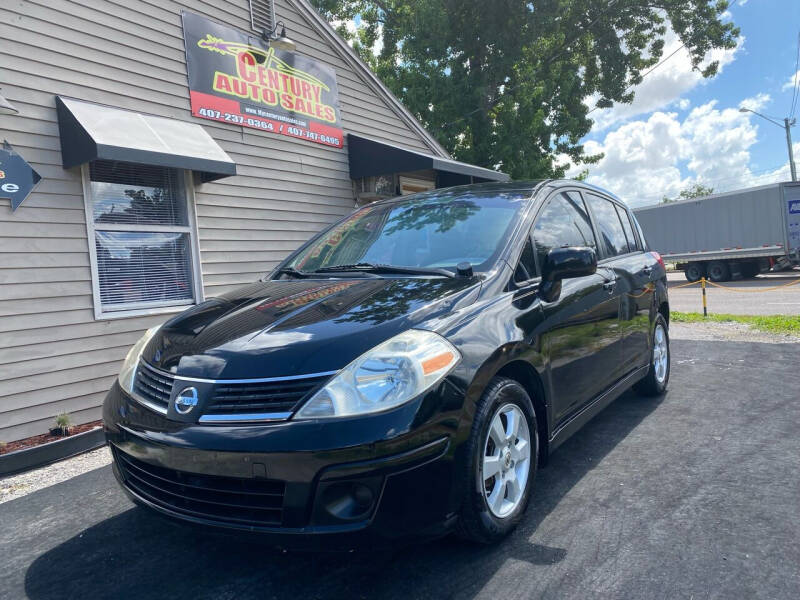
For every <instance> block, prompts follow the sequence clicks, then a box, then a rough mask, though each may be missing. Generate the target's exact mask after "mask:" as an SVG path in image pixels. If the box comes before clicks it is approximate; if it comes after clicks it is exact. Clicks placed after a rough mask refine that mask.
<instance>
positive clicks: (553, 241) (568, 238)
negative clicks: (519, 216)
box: [533, 192, 596, 272]
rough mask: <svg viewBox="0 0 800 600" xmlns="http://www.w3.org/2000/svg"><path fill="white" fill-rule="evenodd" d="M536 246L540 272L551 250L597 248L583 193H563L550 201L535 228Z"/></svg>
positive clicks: (534, 239)
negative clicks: (580, 247)
mask: <svg viewBox="0 0 800 600" xmlns="http://www.w3.org/2000/svg"><path fill="white" fill-rule="evenodd" d="M533 243H534V244H535V245H536V259H537V262H538V264H539V271H540V272H541V268H542V265H544V261H545V258H546V257H547V253H548V252H550V250H551V249H552V248H563V247H568V246H588V247H589V248H595V247H596V243H595V238H594V232H593V231H592V223H591V219H590V218H589V213H588V211H587V210H586V206H585V205H584V203H583V200H582V199H581V196H580V194H578V193H576V192H561V193H559V194H556V195H555V196H553V197H552V198H550V199H549V200H548V201H547V204H545V206H544V208H543V209H542V212H541V213H540V214H539V216H538V218H537V219H536V224H535V225H534V227H533Z"/></svg>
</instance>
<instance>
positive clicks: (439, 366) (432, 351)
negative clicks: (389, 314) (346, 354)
mask: <svg viewBox="0 0 800 600" xmlns="http://www.w3.org/2000/svg"><path fill="white" fill-rule="evenodd" d="M460 359H461V354H460V353H459V352H458V350H456V349H455V348H454V347H453V346H452V344H450V342H448V341H447V340H446V339H444V338H443V337H442V336H440V335H438V334H436V333H433V332H432V331H422V330H419V329H409V330H408V331H405V332H403V333H401V334H399V335H396V336H394V337H393V338H391V339H389V340H386V341H385V342H383V343H382V344H380V345H378V346H375V347H374V348H373V349H372V350H368V351H367V352H365V353H364V354H362V355H361V356H359V357H358V358H357V359H356V360H354V361H353V362H351V363H350V364H349V365H347V366H346V367H345V368H344V369H342V370H341V371H340V372H339V373H338V374H337V375H336V376H335V377H334V378H333V379H331V380H330V381H329V382H328V383H327V384H326V385H325V387H323V388H322V389H321V390H319V391H318V392H317V393H316V394H314V395H313V396H312V397H311V398H310V399H309V400H308V402H306V403H305V405H304V406H303V407H302V408H301V409H300V411H299V412H298V413H297V415H295V419H318V418H326V417H351V416H354V415H363V414H368V413H374V412H380V411H384V410H387V409H390V408H394V407H395V406H399V405H400V404H403V403H404V402H408V401H409V400H411V399H412V398H414V397H416V396H419V395H420V394H421V393H422V392H424V391H426V390H427V389H429V388H430V387H432V386H433V385H434V384H435V383H436V382H438V381H439V380H440V379H442V378H443V377H444V376H445V375H447V374H448V373H449V372H450V370H451V369H452V368H453V367H454V366H455V364H456V363H457V362H458V361H459V360H460Z"/></svg>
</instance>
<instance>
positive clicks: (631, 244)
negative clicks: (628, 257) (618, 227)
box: [616, 205, 639, 252]
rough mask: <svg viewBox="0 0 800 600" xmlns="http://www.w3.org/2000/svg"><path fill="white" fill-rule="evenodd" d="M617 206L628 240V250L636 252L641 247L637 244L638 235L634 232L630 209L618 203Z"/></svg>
mask: <svg viewBox="0 0 800 600" xmlns="http://www.w3.org/2000/svg"><path fill="white" fill-rule="evenodd" d="M616 208H617V215H618V216H619V220H620V222H621V223H622V229H623V230H624V231H625V237H626V238H627V240H628V252H636V251H637V250H639V248H637V246H636V236H635V235H634V234H633V227H632V226H631V220H630V219H629V218H628V211H627V210H625V209H624V208H622V207H621V206H620V205H617V206H616Z"/></svg>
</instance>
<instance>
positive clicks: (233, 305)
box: [143, 277, 480, 379]
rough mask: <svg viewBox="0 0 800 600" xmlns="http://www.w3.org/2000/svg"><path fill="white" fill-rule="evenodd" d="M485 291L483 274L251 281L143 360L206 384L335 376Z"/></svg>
mask: <svg viewBox="0 0 800 600" xmlns="http://www.w3.org/2000/svg"><path fill="white" fill-rule="evenodd" d="M479 289H480V280H479V279H478V278H477V277H472V278H452V279H451V278H416V277H404V278H383V277H381V278H377V277H376V278H371V277H370V278H357V279H343V278H330V279H302V280H286V281H284V280H277V281H265V282H258V283H253V284H251V285H248V286H245V287H242V288H239V289H237V290H235V291H233V292H230V293H228V294H225V295H223V296H220V297H218V298H212V299H210V300H208V301H206V302H203V303H201V304H198V305H197V306H195V307H192V308H191V309H189V310H187V311H185V312H183V313H181V314H180V315H178V316H177V317H174V318H173V319H170V320H169V321H167V322H166V323H165V324H164V325H163V326H162V327H161V328H160V329H159V330H158V332H157V333H156V335H155V336H154V337H153V339H152V340H151V341H150V343H148V344H147V347H146V349H145V351H144V354H143V357H144V359H145V360H146V361H147V362H149V363H150V364H152V365H154V366H156V367H158V368H161V369H163V370H166V371H170V372H172V373H175V374H177V375H184V376H187V377H200V378H205V379H252V378H258V377H282V376H291V375H303V374H310V373H322V372H327V371H335V370H338V369H341V368H342V367H344V366H345V365H347V364H348V363H349V362H350V361H352V360H353V359H355V358H356V357H358V356H359V355H361V354H362V353H364V352H365V351H366V350H368V349H370V348H372V347H373V346H375V345H377V344H379V343H381V342H383V341H384V340H386V339H388V338H390V337H392V336H393V335H396V334H398V333H400V332H402V331H405V330H406V329H409V328H411V327H415V326H418V325H420V324H422V323H423V322H424V321H426V320H428V319H432V318H436V317H440V316H443V315H444V314H446V313H448V312H450V311H452V310H454V309H456V308H460V307H461V306H465V305H467V304H470V303H471V302H473V301H474V300H475V299H476V298H477V295H478V291H479Z"/></svg>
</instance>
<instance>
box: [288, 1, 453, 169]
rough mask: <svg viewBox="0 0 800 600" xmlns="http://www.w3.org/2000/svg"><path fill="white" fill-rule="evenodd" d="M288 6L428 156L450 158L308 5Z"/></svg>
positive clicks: (296, 3) (300, 2)
mask: <svg viewBox="0 0 800 600" xmlns="http://www.w3.org/2000/svg"><path fill="white" fill-rule="evenodd" d="M286 1H287V2H288V3H289V4H291V5H292V6H293V7H294V8H295V9H296V10H297V11H298V13H300V14H301V15H303V16H304V17H305V18H306V19H307V20H308V21H309V23H311V24H312V26H313V27H314V28H315V29H316V30H317V31H318V32H319V33H320V34H321V35H322V36H323V37H325V38H326V39H327V40H328V41H329V42H330V44H331V46H332V47H333V49H334V50H336V52H337V54H339V55H340V56H341V57H342V59H343V60H344V61H345V62H346V63H348V64H349V65H350V66H351V67H352V68H353V70H354V71H355V72H357V73H359V74H360V75H361V76H362V77H363V79H364V81H365V82H366V83H367V85H369V87H371V88H372V89H373V91H374V92H375V93H377V94H378V95H380V96H382V97H383V98H384V99H385V100H386V103H387V105H388V106H389V107H390V108H391V109H393V111H394V112H395V113H396V114H397V116H398V117H400V118H401V119H402V120H403V121H404V122H405V123H406V124H407V125H408V126H409V127H410V128H411V130H412V131H414V132H416V133H417V134H418V135H419V136H420V137H421V138H422V140H423V141H424V142H425V143H426V144H427V145H428V147H429V148H430V149H431V151H432V152H434V153H435V154H436V155H438V156H440V157H442V158H447V159H449V158H451V156H450V154H448V152H447V150H445V149H444V148H443V147H442V145H441V144H440V143H439V142H438V141H436V138H435V137H433V135H431V133H430V132H429V131H428V130H427V129H425V128H424V127H423V126H422V123H420V122H419V121H418V120H417V118H416V117H415V116H414V115H413V114H411V111H409V110H408V109H407V108H406V107H405V106H404V105H403V103H402V102H400V100H398V99H397V97H396V96H395V95H394V94H393V93H392V92H391V91H390V90H389V88H387V87H386V86H385V85H384V83H383V82H382V81H381V80H380V79H379V78H378V76H377V75H375V73H373V72H372V70H371V69H370V68H369V67H368V66H367V64H366V63H365V62H364V61H363V60H361V58H360V57H359V56H358V54H357V53H356V51H355V50H353V49H352V48H351V47H350V45H349V44H348V43H347V42H346V41H344V40H343V39H342V38H341V37H339V34H338V33H336V30H335V29H334V28H333V27H332V26H331V24H330V23H328V22H327V21H326V20H325V19H324V18H323V17H322V15H320V14H319V13H318V12H317V11H316V9H315V8H314V7H313V6H312V5H311V3H310V2H308V0H286Z"/></svg>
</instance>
